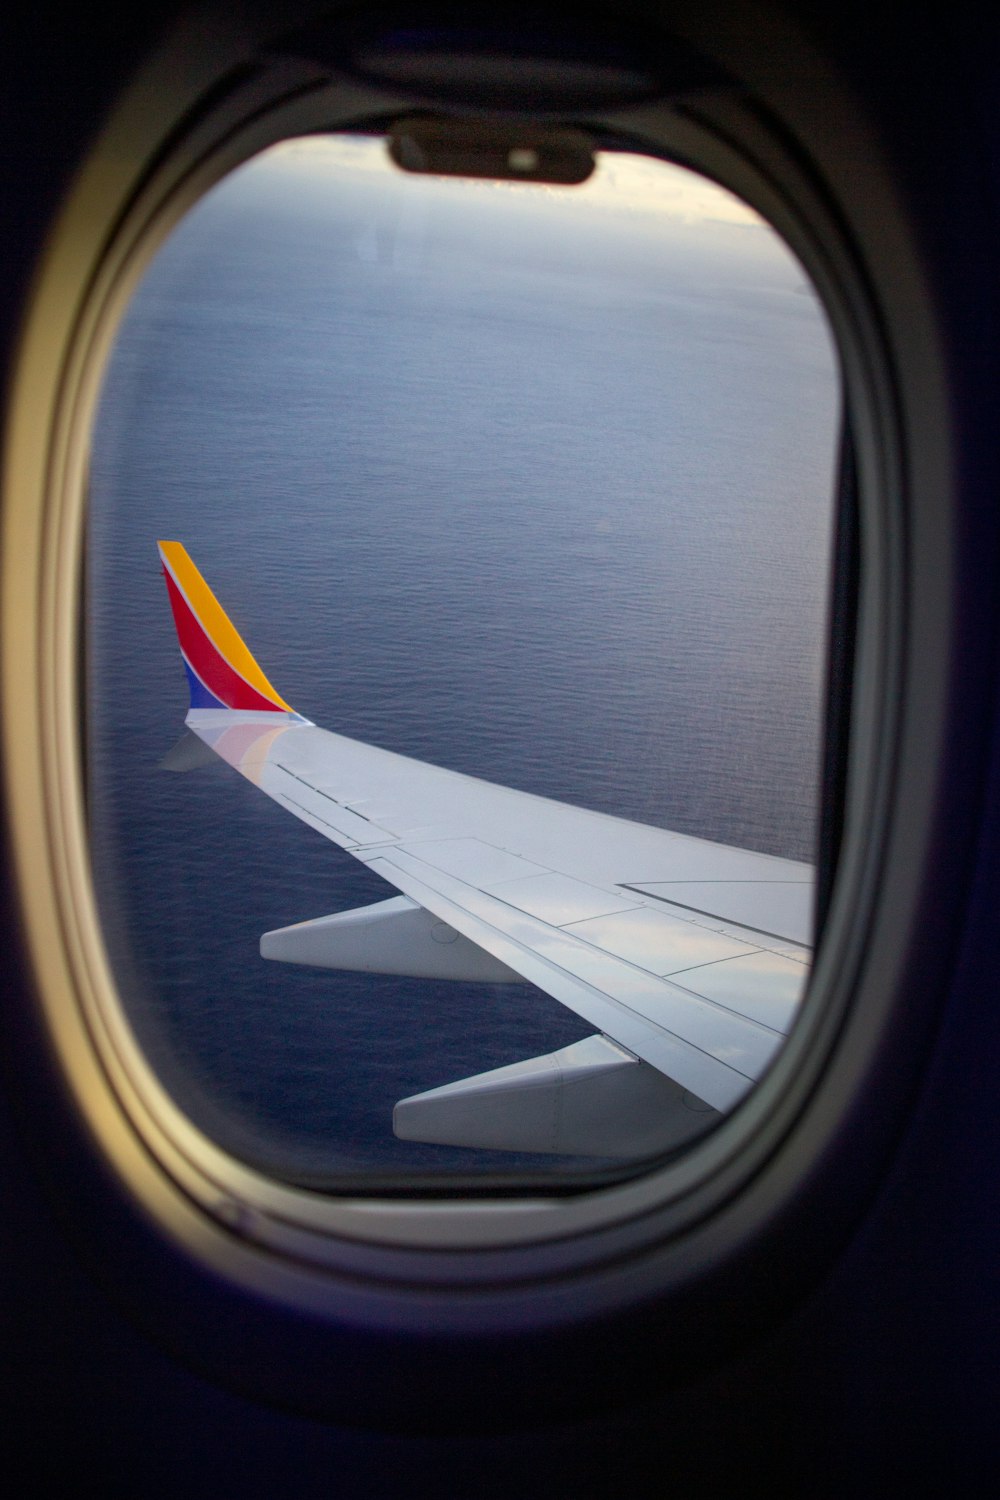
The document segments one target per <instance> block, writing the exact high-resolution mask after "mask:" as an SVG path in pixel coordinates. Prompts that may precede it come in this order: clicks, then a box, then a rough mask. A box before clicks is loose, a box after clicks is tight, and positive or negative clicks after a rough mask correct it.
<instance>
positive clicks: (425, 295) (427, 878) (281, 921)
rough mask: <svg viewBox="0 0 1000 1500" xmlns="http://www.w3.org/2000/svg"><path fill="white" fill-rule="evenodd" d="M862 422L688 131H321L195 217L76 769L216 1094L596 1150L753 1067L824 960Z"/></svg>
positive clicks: (151, 374) (123, 403) (793, 262)
mask: <svg viewBox="0 0 1000 1500" xmlns="http://www.w3.org/2000/svg"><path fill="white" fill-rule="evenodd" d="M515 165H516V164H515ZM839 423H840V380H839V371H838V364H837V357H836V351H835V348H834V343H833V339H832V336H831V333H830V329H829V325H828V323H827V320H826V316H825V314H824V311H823V309H822V306H821V304H820V302H819V299H818V297H817V295H816V292H815V290H814V288H813V287H812V285H811V283H810V281H809V279H808V277H807V275H806V273H805V272H804V270H803V268H802V266H801V264H800V263H799V262H798V260H797V259H796V258H795V257H794V256H793V255H792V253H791V252H790V251H789V249H788V248H787V246H786V245H785V244H784V242H783V241H782V240H781V239H780V238H779V236H778V235H777V234H776V233H775V232H774V231H773V230H772V229H771V228H770V227H769V226H768V225H767V224H766V223H765V222H764V221H763V220H761V219H760V218H759V217H758V215H757V214H756V213H755V212H754V211H753V210H751V209H750V208H749V207H747V206H746V205H745V204H744V203H742V202H741V201H740V200H738V199H737V198H735V197H734V196H733V195H732V194H731V193H729V192H727V191H725V190H724V189H722V188H720V187H718V186H717V185H715V184H714V183H712V182H710V181H709V180H707V179H706V178H704V177H701V176H699V175H698V174H696V173H694V172H692V171H690V170H687V169H685V168H682V167H679V166H675V165H671V164H667V163H665V162H662V161H659V160H654V159H652V158H649V157H645V156H641V155H637V154H630V153H627V152H622V151H610V150H608V151H602V152H600V153H599V154H598V158H597V167H596V170H595V172H594V174H593V176H591V177H590V178H589V180H588V181H587V182H586V183H584V184H582V185H579V186H556V185H552V184H548V185H546V184H541V183H528V182H525V183H520V182H508V181H496V180H492V181H491V180H475V179H457V178H454V179H453V178H444V177H436V176H429V175H426V174H421V175H412V174H408V173H406V172H404V171H401V170H400V169H399V168H398V167H397V166H396V165H394V164H393V162H392V161H391V160H390V159H389V156H388V154H387V151H386V146H385V143H384V141H382V140H379V139H375V138H372V137H363V136H340V137H333V136H328V137H310V138H303V139H296V140H291V141H287V142H284V143H282V144H281V145H278V146H276V147H273V148H271V149H270V150H268V151H266V152H264V153H263V154H262V155H260V156H259V157H257V158H255V159H254V160H252V161H251V162H249V163H248V164H247V165H245V166H244V167H242V168H241V169H239V170H238V171H236V172H234V173H232V174H231V175H230V176H229V177H228V178H227V179H226V180H225V181H223V182H222V183H221V184H220V185H219V186H218V187H217V188H215V189H214V190H213V191H212V192H210V193H209V194H208V195H207V196H206V197H205V198H203V199H202V201H201V202H200V203H199V204H198V206H197V207H196V208H195V209H193V210H192V211H191V212H190V213H189V214H188V215H187V217H186V218H185V219H184V220H183V221H182V223H181V224H180V225H179V227H178V228H177V229H176V230H175V231H174V233H173V234H172V236H171V237H170V238H169V240H168V241H167V242H166V244H165V245H164V246H163V248H162V249H161V250H160V252H159V254H158V255H157V256H156V258H155V259H154V261H153V262H152V264H151V266H150V268H149V269H148V271H147V273H146V275H145V277H144V279H143V280H142V283H141V285H140V286H139V289H138V290H137V292H136V294H135V296H134V298H133V300H132V302H131V305H130V307H129V310H128V312H127V315H126V317H125V319H124V321H123V323H122V325H121V327H120V329H119V332H118V336H117V340H116V344H115V347H114V350H113V353H112V356H111V358H110V361H109V364H108V367H107V371H106V375H105V380H104V387H103V394H102V398H101V403H100V409H99V415H98V419H97V422H96V426H95V429H94V434H93V447H92V461H91V480H90V502H89V519H88V538H87V568H88V580H87V600H88V605H87V608H88V625H87V643H88V668H87V672H88V691H87V698H88V712H89V719H88V767H89V796H90V817H91V830H92V851H93V870H94V878H95V883H96V887H97V893H98V899H99V902H100V907H101V913H102V921H103V925H104V931H105V936H106V940H107V944H108V948H109V951H110V954H111V958H112V962H113V965H114V968H115V971H116V974H117V977H118V983H119V989H120V993H121V997H122V1003H123V1006H124V1010H125V1013H126V1016H127V1019H128V1022H129V1025H130V1027H131V1028H132V1031H133V1032H134V1034H135V1036H136V1037H137V1038H138V1040H139V1042H140V1044H141V1047H142V1049H143V1051H144V1053H145V1055H146V1057H147V1058H148V1059H149V1061H150V1062H151V1064H152V1066H153V1067H154V1069H155V1071H156V1073H157V1074H158V1076H159V1078H160V1079H161V1081H162V1082H163V1083H164V1085H165V1086H166V1087H167V1089H168V1090H169V1092H170V1094H171V1095H172V1096H173V1098H174V1100H175V1101H176V1102H177V1104H178V1105H179V1106H180V1108H181V1109H182V1110H183V1111H184V1112H185V1113H186V1114H187V1115H188V1117H189V1118H190V1119H191V1120H192V1121H193V1122H194V1123H195V1124H196V1125H197V1126H198V1127H199V1128H200V1129H201V1130H203V1131H204V1132H205V1133H206V1134H208V1135H209V1136H210V1137H211V1138H212V1139H213V1140H215V1141H216V1142H217V1143H218V1144H219V1145H220V1146H222V1147H223V1148H224V1149H225V1150H227V1151H228V1152H231V1153H232V1154H233V1155H235V1156H236V1157H238V1158H239V1159H240V1160H242V1161H244V1162H247V1163H250V1164H251V1165H254V1166H256V1167H261V1168H264V1169H266V1170H267V1171H268V1172H270V1173H272V1174H274V1175H276V1176H278V1177H280V1178H282V1179H284V1180H286V1181H290V1182H295V1183H301V1184H306V1185H313V1186H319V1187H328V1188H331V1189H336V1188H338V1187H341V1186H346V1187H349V1188H350V1190H351V1191H352V1192H356V1191H358V1190H359V1188H372V1189H376V1190H379V1191H383V1190H386V1189H391V1188H393V1187H401V1188H403V1189H409V1188H411V1187H417V1188H420V1187H421V1186H429V1187H431V1188H433V1187H434V1186H435V1185H441V1184H443V1185H445V1186H446V1187H447V1186H448V1185H449V1184H455V1183H459V1184H462V1183H466V1184H468V1183H475V1182H476V1181H477V1180H481V1181H482V1183H483V1184H485V1185H491V1184H492V1185H495V1184H501V1185H502V1184H503V1183H504V1182H511V1183H517V1184H524V1183H529V1184H530V1183H534V1182H538V1183H540V1184H543V1185H551V1184H552V1182H553V1181H555V1182H557V1183H563V1184H566V1185H568V1186H571V1185H573V1184H574V1183H587V1182H592V1181H594V1180H595V1175H596V1176H597V1177H598V1178H599V1177H600V1174H602V1173H606V1172H608V1171H620V1170H621V1168H622V1166H623V1164H628V1163H634V1162H646V1161H649V1160H650V1159H655V1158H657V1157H661V1156H663V1155H665V1154H667V1153H669V1152H672V1151H675V1150H678V1149H681V1148H683V1147H684V1146H685V1144H686V1143H688V1142H690V1141H691V1140H693V1139H695V1138H697V1137H698V1136H699V1135H701V1134H703V1133H704V1132H705V1131H707V1130H710V1129H711V1128H712V1127H713V1125H714V1124H715V1123H717V1122H718V1120H719V1119H720V1118H721V1117H722V1116H724V1115H725V1114H727V1113H728V1112H729V1111H731V1110H732V1109H733V1108H734V1107H736V1106H737V1105H738V1104H739V1102H740V1101H741V1099H743V1098H744V1097H745V1096H746V1095H747V1093H748V1092H749V1091H750V1090H751V1089H752V1088H753V1085H754V1083H755V1082H756V1081H757V1080H758V1079H759V1078H760V1077H761V1076H763V1074H764V1073H765V1072H766V1070H767V1068H768V1066H769V1065H770V1063H771V1061H772V1059H773V1058H774V1056H775V1055H776V1053H777V1051H778V1049H779V1048H780V1046H781V1044H782V1041H783V1038H784V1037H785V1035H787V1033H788V1031H789V1029H790V1027H791V1026H792V1024H793V1023H794V1019H795V1015H796V1011H797V1008H798V1006H799V1004H800V1001H801V997H802V993H803V990H804V987H805V984H806V980H807V977H808V973H809V963H810V955H811V945H812V941H813V931H812V892H813V871H814V865H815V861H816V854H817V824H818V803H819V767H820V751H821V739H822V727H823V720H822V708H823V694H824V672H825V653H826V634H827V631H826V624H827V609H828V582H829V572H830V557H831V532H832V524H833V492H834V468H835V460H836V448H837V442H838V433H839ZM186 717H187V719H188V723H187V726H185V718H186ZM338 914H348V915H338Z"/></svg>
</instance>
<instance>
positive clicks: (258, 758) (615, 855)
mask: <svg viewBox="0 0 1000 1500" xmlns="http://www.w3.org/2000/svg"><path fill="white" fill-rule="evenodd" d="M161 556H162V557H163V561H164V568H165V571H166V573H167V577H168V586H170V588H171V600H172V603H173V604H174V613H175V618H177V617H178V614H179V611H180V614H181V618H178V633H179V636H180V639H181V646H182V651H183V652H184V656H185V663H186V666H187V670H188V676H189V680H190V681H191V688H192V708H191V711H190V712H189V714H188V716H187V720H186V722H187V724H188V726H189V727H190V728H191V729H192V730H193V732H194V733H195V734H196V735H197V736H198V738H199V739H200V740H202V741H203V742H204V743H205V744H206V745H208V746H210V747H211V749H212V750H214V751H215V752H216V753H217V754H218V755H219V756H221V758H222V759H223V760H225V761H226V762H227V763H228V764H229V765H231V766H232V767H233V768H234V769H235V770H237V771H239V772H240V774H241V775H243V776H245V777H246V778H247V779H248V780H249V781H252V782H253V783H254V785H256V786H257V787H259V788H260V790H261V791H263V792H266V793H267V795H268V796H269V797H271V798H273V799H274V801H275V802H277V803H279V804H280V805H281V806H282V807H284V808H286V809H287V810H288V811H289V812H291V813H294V815H295V816H296V817H298V818H300V819H301V820H302V821H303V822H305V823H307V824H308V825H309V826H310V827H311V828H313V829H315V830H316V831H317V832H318V833H321V834H323V835H324V836H325V837H326V838H328V839H330V840H331V841H332V842H333V843H335V844H337V845H338V846H339V847H340V848H342V849H345V850H347V851H348V852H349V853H350V854H352V855H354V856H355V858H357V859H359V860H361V862H362V863H364V864H366V865H367V866H368V867H369V868H370V869H372V870H373V871H375V873H376V874H379V875H381V876H382V877H383V878H384V879H385V880H386V881H388V882H389V884H390V885H391V886H394V887H395V888H396V890H397V891H399V892H401V893H402V897H396V898H394V899H391V900H388V901H385V902H381V903H378V904H377V905H375V906H373V907H366V908H363V909H361V910H359V911H357V912H350V913H341V914H338V915H336V916H332V917H326V918H320V919H318V920H316V921H311V922H303V923H300V924H298V925H296V926H293V927H289V928H284V929H281V930H280V931H278V932H275V933H269V934H266V935H265V937H264V938H263V939H262V942H261V952H262V954H263V955H264V956H265V957H268V958H275V959H281V960H285V961H290V962H303V963H312V964H320V965H322V966H326V967H330V968H355V969H369V970H376V971H383V972H390V973H408V974H415V975H421V976H423V975H427V976H434V977H445V978H451V979H465V980H477V979H495V980H512V979H517V978H519V977H523V978H524V979H527V980H530V981H531V982H532V983H533V984H535V985H537V986H538V987H539V988H540V989H542V990H544V991H546V992H547V993H548V994H550V995H552V996H554V998H555V999H556V1000H558V1001H560V1002H561V1003H562V1004H563V1005H566V1006H568V1007H569V1008H570V1009H571V1010H573V1011H575V1012H576V1013H577V1014H578V1015H579V1016H581V1017H582V1018H583V1019H584V1020H585V1021H587V1022H588V1023H589V1024H590V1025H592V1026H593V1027H594V1028H595V1029H596V1030H597V1031H598V1032H600V1033H601V1034H602V1038H601V1039H598V1038H590V1039H589V1045H588V1043H578V1044H576V1046H575V1047H573V1048H565V1049H563V1050H562V1052H560V1053H555V1054H552V1055H551V1056H550V1057H548V1058H542V1059H529V1060H528V1061H527V1062H525V1063H523V1064H516V1065H515V1066H514V1067H513V1068H508V1069H498V1070H496V1071H495V1072H494V1073H488V1074H482V1075H479V1076H478V1078H476V1079H471V1080H461V1081H459V1082H458V1083H455V1084H447V1085H445V1086H444V1087H443V1088H441V1089H436V1090H431V1091H430V1092H429V1093H426V1094H423V1095H419V1096H415V1098H414V1099H412V1100H406V1101H402V1102H401V1104H400V1105H398V1106H397V1109H396V1118H395V1124H396V1130H397V1133H398V1134H401V1135H407V1136H410V1137H412V1138H415V1139H425V1140H426V1139H431V1140H446V1141H448V1142H450V1143H455V1144H467V1145H493V1146H501V1147H503V1146H506V1147H507V1148H511V1147H515V1148H516V1147H520V1148H522V1149H535V1150H558V1151H571V1152H580V1151H586V1152H588V1153H590V1152H594V1153H596V1154H606V1155H611V1156H617V1155H634V1154H637V1153H638V1154H643V1153H646V1152H649V1151H652V1150H656V1149H663V1148H664V1146H666V1145H669V1144H672V1143H674V1142H676V1141H677V1140H678V1139H679V1138H680V1137H681V1136H683V1135H689V1134H692V1133H694V1131H695V1130H696V1129H702V1128H704V1123H705V1120H706V1118H711V1117H712V1114H713V1112H717V1111H727V1110H729V1109H731V1108H732V1107H733V1106H734V1105H735V1104H737V1103H738V1102H739V1100H740V1099H741V1098H742V1097H743V1095H744V1094H745V1093H746V1092H747V1090H748V1089H749V1088H750V1087H751V1086H752V1085H753V1084H754V1083H755V1082H756V1081H757V1080H758V1079H759V1078H760V1077H761V1075H762V1074H763V1073H764V1071H765V1070H766V1069H767V1067H768V1065H769V1064H770V1062H771V1061H772V1059H773V1057H774V1055H775V1053H776V1051H777V1050H778V1048H779V1047H780V1045H781V1043H782V1040H783V1038H784V1037H785V1035H786V1034H787V1032H788V1030H789V1027H790V1025H791V1023H792V1021H793V1019H794V1016H795V1013H796V1008H797V1005H798V1002H799V999H800V997H801V994H802V991H803V989H804V986H805V983H806V979H807V977H808V971H809V962H810V956H811V955H810V943H811V938H812V933H811V911H812V894H813V871H812V868H811V867H810V866H808V865H805V864H801V863H797V862H795V861H791V860H785V859H778V858H775V857H773V856H769V855H765V854H757V853H753V852H751V851H748V850H745V849H737V848H732V847H729V846H726V845H722V844H717V843H711V842H709V841H707V840H703V839H697V838H691V837H688V836H685V835H682V834H677V833H671V832H668V831H666V830H664V829H659V828H652V827H649V826H646V825H643V824H638V823H632V822H628V821H626V820H623V819H619V818H614V817H609V816H607V815H606V814H602V813H596V812H590V811H587V810H585V809H582V808H578V807H572V806H569V805H568V804H566V803H561V802H556V801H552V800H549V799H547V798H542V797H537V796H533V795H531V794H529V793H526V792H520V791H515V790H513V789H511V788H508V787H501V786H495V785H492V784H491V783H488V782H485V781H481V780H478V779H477V778H475V777H470V776H465V775H462V774H460V773H458V772H455V771H449V770H445V769H443V768H441V767H438V766H432V765H428V764H426V763H423V762H420V761H416V760H412V759H410V758H408V757H406V756H402V755H397V754H394V753H393V752H391V751H388V750H382V749H379V748H377V747H375V746H373V745H367V744H363V743H361V742H360V741H357V740H352V739H348V738H346V737H344V736H342V735H338V734H333V733H330V732H328V731H327V730H324V729H319V728H317V727H316V726H315V725H313V724H311V723H309V722H308V721H305V720H303V719H302V718H301V717H300V716H298V715H297V714H295V713H293V712H292V711H291V710H290V709H289V708H288V706H287V705H286V704H284V702H283V700H281V699H279V698H278V696H277V694H276V693H275V692H274V690H273V688H271V687H270V684H269V683H267V679H266V678H264V677H263V674H262V673H260V669H259V668H258V667H257V666H256V663H255V662H254V661H253V658H252V657H250V655H249V652H246V661H244V662H242V663H239V662H237V663H234V662H233V660H232V658H233V655H234V653H233V649H232V644H231V641H229V642H227V640H226V639H225V634H224V632H223V631H222V628H221V625H220V619H221V621H223V622H225V625H226V626H228V628H229V631H231V632H232V637H233V638H234V639H235V641H237V642H238V643H239V645H240V646H241V647H242V642H241V641H239V637H238V636H236V633H235V631H234V630H233V627H232V626H231V625H230V624H229V621H228V620H227V619H226V617H225V615H224V614H223V613H222V611H221V609H220V608H219V606H218V604H217V601H215V599H214V596H212V595H211V593H210V592H209V591H208V588H207V585H206V584H204V580H202V579H201V575H200V574H198V573H197V570H196V569H195V568H194V564H193V563H192V562H191V560H190V558H188V556H187V553H186V552H184V550H183V548H181V547H180V545H179V544H178V543H163V544H161ZM199 586H200V588H199ZM201 589H203V590H204V596H201V597H200V590H201ZM207 601H211V605H213V606H214V608H215V610H216V611H217V612H218V614H217V615H215V616H214V617H213V616H212V615H211V612H210V610H209V607H208V602H207ZM185 609H186V610H187V611H188V612H189V615H190V618H184V611H185ZM195 626H197V627H198V630H199V631H200V633H201V636H202V637H203V639H199V638H198V636H197V635H196V634H195V632H194V627H195ZM206 641H207V643H208V645H209V646H210V647H211V648H212V650H207V649H206ZM227 646H228V648H229V649H228V655H227V654H226V653H227ZM242 649H243V651H244V652H245V651H246V648H245V647H242ZM213 651H214V653H215V654H216V655H218V656H222V658H223V662H224V664H226V665H229V666H230V667H231V669H232V671H233V673H234V674H235V675H236V676H238V677H239V683H241V684H244V685H245V686H246V688H247V689H248V691H247V692H244V689H243V687H241V686H240V685H239V684H237V686H236V687H235V688H233V687H232V684H231V683H229V682H228V681H223V674H221V673H220V670H219V664H218V662H216V661H215V660H214V659H213ZM196 658H197V660H196ZM246 662H249V663H250V666H251V667H252V668H253V669H255V671H256V673H257V674H259V675H258V676H257V677H254V676H253V675H252V673H251V672H250V670H249V669H248V667H247V665H246ZM239 667H241V668H242V671H239V670H238V668H239ZM213 671H214V672H215V677H214V678H213V677H212V672H213ZM249 692H252V693H253V694H254V695H255V696H256V700H257V701H255V702H253V704H252V706H249V707H247V706H240V705H241V703H245V702H246V701H247V699H248V696H249ZM268 696H270V697H271V699H272V702H273V706H271V704H270V703H267V704H266V705H262V704H261V702H260V700H261V699H262V698H264V699H266V698H267V697H268ZM208 699H214V702H213V701H207V700H208ZM231 702H234V703H235V704H236V705H237V706H235V707H234V706H230V703H231ZM637 1064H638V1066H637ZM651 1070H652V1076H651ZM529 1104H530V1105H531V1106H532V1107H533V1111H534V1113H533V1112H532V1108H528V1105H529ZM535 1116H537V1118H535ZM602 1148H603V1149H602Z"/></svg>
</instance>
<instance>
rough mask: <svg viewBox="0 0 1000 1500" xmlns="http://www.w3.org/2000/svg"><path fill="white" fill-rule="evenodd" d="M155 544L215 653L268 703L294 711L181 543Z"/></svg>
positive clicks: (290, 711)
mask: <svg viewBox="0 0 1000 1500" xmlns="http://www.w3.org/2000/svg"><path fill="white" fill-rule="evenodd" d="M159 547H160V553H161V556H162V557H163V559H164V561H165V562H167V563H169V565H170V569H171V571H172V573H173V575H174V577H175V579H176V580H177V582H178V584H179V585H180V587H181V589H182V590H183V592H184V595H185V597H186V599H187V602H188V604H190V606H191V608H192V610H193V611H194V613H195V615H196V616H197V618H198V623H199V624H200V625H201V627H202V629H203V630H204V632H205V634H206V635H207V636H208V638H209V640H210V641H211V642H212V645H213V646H214V647H215V649H216V650H217V651H218V653H219V655H220V656H222V657H223V658H224V659H225V660H226V661H227V662H228V663H229V665H230V666H231V667H232V668H233V670H234V671H235V672H238V673H239V674H240V676H241V677H242V678H243V679H244V680H245V681H246V682H248V683H249V684H250V686H251V687H253V688H256V689H257V691H258V693H262V694H263V695H264V697H265V698H270V699H271V701H272V703H275V704H276V705H277V706H278V707H279V708H284V709H287V710H288V712H289V713H294V712H295V710H294V709H293V708H292V706H291V704H289V703H286V702H285V700H284V698H282V697H281V695H280V693H278V692H277V691H276V690H275V689H274V688H273V687H272V686H271V684H270V683H269V682H268V680H267V678H266V677H265V676H264V673H263V672H262V671H261V669H260V667H259V666H258V665H257V663H256V661H254V658H253V656H252V655H251V654H250V651H249V649H248V648H247V647H246V646H245V645H244V643H243V638H242V636H241V635H240V633H239V631H238V630H237V629H236V626H235V625H234V624H233V622H232V620H231V619H230V618H229V616H228V615H227V614H226V611H225V610H224V609H223V608H222V605H221V604H220V603H219V601H218V599H216V597H215V595H214V594H213V593H212V590H211V589H210V588H209V586H208V584H207V583H206V582H205V580H204V578H202V576H201V574H200V573H199V571H198V569H197V567H196V566H195V564H194V562H193V560H192V558H191V557H190V555H189V553H188V550H187V548H186V547H185V546H184V543H183V542H160V543H159Z"/></svg>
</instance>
